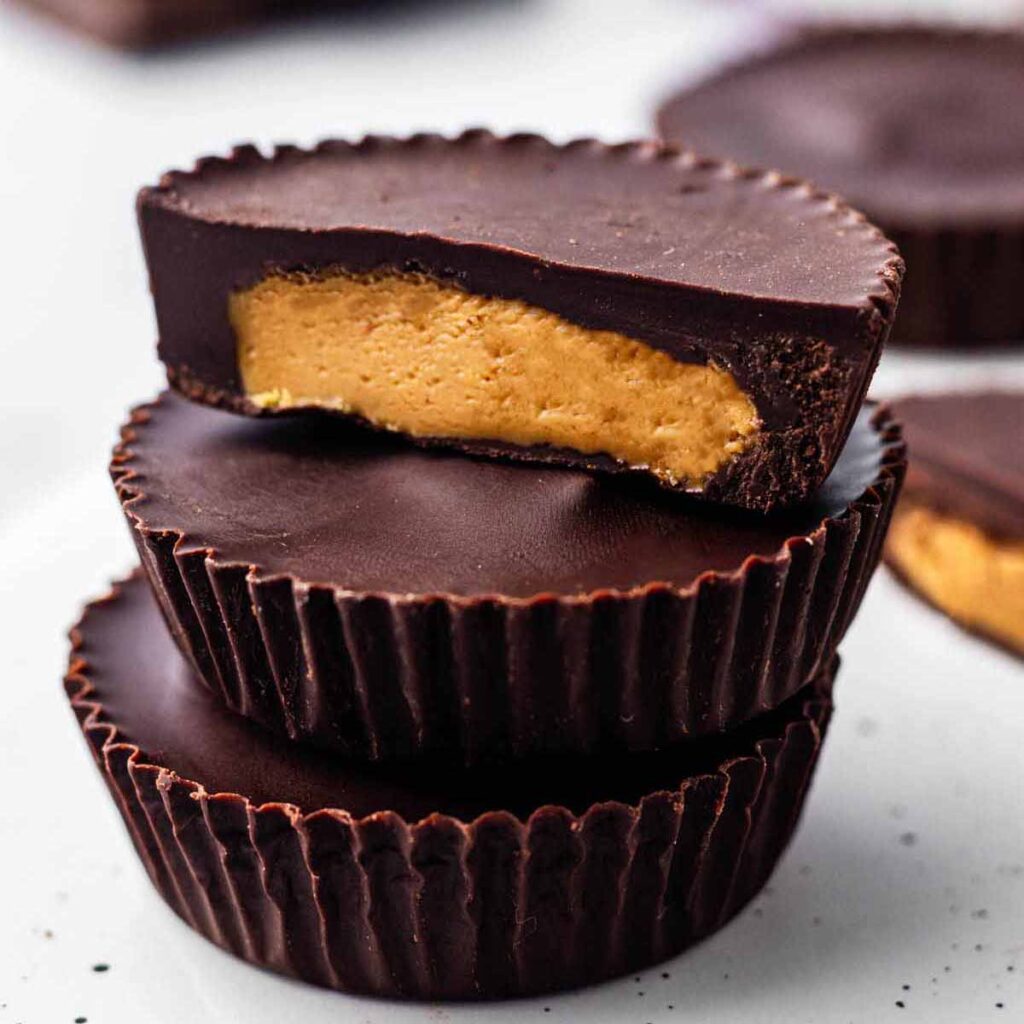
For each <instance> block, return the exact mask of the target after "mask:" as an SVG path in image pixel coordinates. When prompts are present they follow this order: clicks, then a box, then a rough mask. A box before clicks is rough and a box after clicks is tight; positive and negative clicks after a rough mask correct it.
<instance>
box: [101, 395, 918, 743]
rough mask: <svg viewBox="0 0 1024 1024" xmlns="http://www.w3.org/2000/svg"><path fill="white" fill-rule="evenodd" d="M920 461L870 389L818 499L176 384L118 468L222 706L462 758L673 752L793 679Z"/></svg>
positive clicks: (302, 727)
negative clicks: (570, 464)
mask: <svg viewBox="0 0 1024 1024" xmlns="http://www.w3.org/2000/svg"><path fill="white" fill-rule="evenodd" d="M902 470H903V447H902V444H901V442H900V440H899V431H898V429H897V428H896V427H895V426H894V425H893V423H892V421H891V420H890V419H889V418H888V416H887V415H886V414H885V413H884V412H879V411H877V410H871V409H868V410H865V411H864V412H863V413H862V414H861V416H860V418H859V419H858V421H857V424H856V426H855V427H854V430H853V432H852V434H851V437H850V440H849V442H848V444H847V446H846V448H845V450H844V452H843V454H842V456H841V458H840V460H839V462H838V464H837V466H836V468H835V470H834V471H833V473H832V475H831V476H830V478H829V479H828V481H827V482H826V483H825V484H824V485H823V487H822V488H821V489H820V490H819V491H818V492H817V493H816V494H815V496H814V497H813V499H811V500H810V501H809V502H807V503H806V504H804V505H802V506H800V507H798V508H794V509H790V510H788V511H786V512H779V513H775V514H773V515H768V516H763V515H757V514H753V513H743V512H738V511H735V510H734V511H732V512H731V513H728V514H727V513H726V512H725V511H723V510H722V509H719V508H712V507H710V506H708V505H706V504H702V503H698V502H691V501H689V500H688V499H687V498H686V497H685V496H684V495H678V494H673V493H671V492H667V491H665V490H664V489H661V488H658V487H656V486H653V485H650V486H646V487H645V486H641V484H640V483H638V481H636V480H634V479H625V478H622V477H616V476H612V475H594V474H592V473H589V472H586V471H583V470H575V469H567V468H563V467H550V466H535V465H534V466H531V465H526V464H523V463H517V462H505V461H496V460H489V459H476V458H469V457H466V456H465V455H464V454H460V453H453V452H447V451H442V450H427V449H423V448H420V447H417V446H414V445H409V444H408V443H406V442H405V441H403V440H402V439H400V438H397V437H394V436H393V435H390V434H386V433H380V432H376V431H370V430H365V429H363V428H360V427H358V426H357V425H354V424H352V423H350V422H347V421H345V420H343V419H339V418H338V417H332V416H327V415H320V416H317V415H313V414H310V415H307V416H304V417H288V418H277V419H273V420H269V421H267V420H264V421H257V420H253V419H250V418H245V417H239V416H233V415H231V414H229V413H227V412H224V411H221V410H217V409H213V408H208V407H204V406H202V405H196V404H193V403H190V402H188V401H186V400H184V399H182V398H181V397H179V396H177V395H175V394H173V393H166V394H165V395H163V396H161V397H160V398H159V399H158V400H157V401H156V402H154V403H152V404H150V405H147V406H143V407H141V408H140V409H138V410H137V411H136V412H135V414H134V415H133V417H132V419H131V422H130V424H129V425H128V426H127V427H126V428H125V429H124V432H123V440H122V443H121V445H120V446H119V447H118V449H117V450H116V452H115V455H114V460H113V464H112V473H113V477H114V481H115V484H116V488H117V492H118V495H119V497H120V499H121V501H122V503H123V507H124V510H125V513H126V516H127V519H128V522H129V525H130V528H131V532H132V536H133V538H134V540H135V542H136V544H137V546H138V549H139V552H140V556H141V559H142V563H143V565H144V567H145V569H146V571H147V573H148V574H149V577H150V579H151V581H152V584H153V587H154V591H155V593H156V595H157V598H158V600H159V602H160V604H161V606H162V608H163V611H164V614H165V616H166V618H167V621H168V623H169V624H170V627H171V630H172V632H173V635H174V637H175V639H176V640H177V642H178V644H179V645H180V647H181V649H182V650H183V651H184V653H185V654H186V656H187V657H188V659H189V660H190V662H191V664H192V665H193V666H194V668H195V670H196V672H197V673H198V675H199V676H200V677H201V678H202V680H203V681H204V682H205V683H206V685H207V686H208V687H209V688H210V690H212V691H213V692H214V693H216V694H217V695H219V697H220V699H221V700H222V701H223V702H224V703H225V704H226V705H228V706H229V707H231V708H233V709H235V710H237V711H239V712H241V713H243V714H245V715H247V716H249V717H251V718H253V719H256V720H258V721H260V722H262V723H264V724H266V725H268V726H270V727H272V728H273V729H275V730H277V731H279V732H281V733H284V734H286V735H288V736H290V737H292V738H296V739H299V738H301V739H306V740H311V741H313V742H315V743H317V744H319V745H322V746H325V747H330V748H334V749H336V750H340V751H342V752H345V753H347V754H350V755H352V756H357V757H360V758H364V759H369V760H374V761H378V760H386V759H396V758H397V759H401V758H408V757H413V756H418V755H423V754H428V753H433V754H438V755H440V754H444V755H446V756H447V757H448V758H450V759H451V760H452V761H456V762H458V761H461V762H465V763H471V762H478V761H481V760H487V759H503V758H507V757H511V756H519V755H524V754H528V753H536V752H541V751H553V750H562V751H589V750H598V749H605V750H606V749H614V748H626V749H632V750H651V749H656V748H660V747H664V746H666V745H668V744H671V743H673V742H675V741H677V740H680V739H683V738H685V737H688V736H694V735H700V734H708V733H715V732H719V731H721V730H724V729H728V728H731V727H733V726H735V725H737V724H738V723H740V722H743V721H745V720H747V719H749V718H752V717H754V716H756V715H759V714H761V713H763V712H764V711H766V710H768V709H770V708H772V707H775V706H777V705H778V704H779V703H781V702H782V701H783V700H785V699H786V698H788V697H790V696H792V695H793V694H794V693H796V692H797V690H799V689H800V688H801V687H802V686H803V685H804V684H805V683H806V682H807V681H808V680H809V679H811V678H812V677H813V676H814V675H815V674H816V673H818V672H819V671H820V669H821V666H822V665H824V664H825V663H827V662H828V661H829V659H830V658H831V657H832V655H833V652H834V651H835V649H836V645H837V644H838V643H839V640H840V639H841V637H842V636H843V634H844V632H845V630H846V628H847V626H848V625H849V623H850V621H851V619H852V618H853V616H854V614H855V613H856V610H857V607H858V605H859V602H860V599H861V596H862V594H863V592H864V588H865V586H866V585H867V581H868V579H869V578H870V576H871V573H872V571H873V570H874V568H875V565H876V562H877V559H878V556H879V551H880V547H881V543H882V538H883V536H884V533H885V529H886V526H887V524H888V518H889V512H890V509H891V506H892V502H893V500H894V498H895V495H896V493H897V490H898V487H899V482H900V479H901V476H902Z"/></svg>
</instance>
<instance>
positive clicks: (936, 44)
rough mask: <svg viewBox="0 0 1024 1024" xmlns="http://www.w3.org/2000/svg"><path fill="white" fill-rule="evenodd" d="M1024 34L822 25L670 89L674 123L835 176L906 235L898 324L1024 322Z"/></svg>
mask: <svg viewBox="0 0 1024 1024" xmlns="http://www.w3.org/2000/svg"><path fill="white" fill-rule="evenodd" d="M1022 94H1024V35H1021V34H1019V33H1013V32H997V31H985V30H983V29H978V30H973V29H972V30H961V29H955V28H948V29H942V28H938V27H934V28H933V27H921V26H907V27H892V28H863V29H860V28H854V27H849V26H838V27H828V26H826V27H817V28H807V29H805V30H803V31H799V32H797V33H794V34H792V35H791V36H786V37H784V38H783V39H782V40H781V41H779V42H778V43H777V45H775V46H774V47H772V48H770V49H767V50H765V51H764V52H760V53H756V54H754V55H753V56H751V57H750V58H749V59H747V60H745V61H743V62H740V63H737V64H735V65H733V66H730V67H727V68H725V69H724V70H722V71H720V72H718V73H716V74H714V75H712V76H711V77H709V78H708V79H706V80H705V81H703V82H701V83H698V84H697V85H696V86H694V87H691V88H688V89H686V90H684V91H683V92H681V93H679V94H678V95H676V96H674V97H672V98H671V99H669V100H668V101H667V102H666V103H665V104H664V105H663V106H662V107H661V108H660V110H659V111H658V114H657V126H658V130H659V133H660V134H661V135H662V136H663V137H664V138H666V139H670V140H672V141H675V142H681V143H685V144H686V145H689V146H695V147H696V148H698V149H700V150H701V151H703V152H708V153H712V154H720V155H728V156H730V157H732V158H733V159H736V160H739V161H741V162H744V163H749V164H752V165H755V166H759V167H778V168H782V169H783V170H785V171H788V172H791V173H795V174H800V175H803V176H806V177H807V178H809V179H810V180H812V181H814V182H815V183H816V184H818V185H821V186H823V187H825V188H828V189H833V190H835V191H836V192H837V193H839V194H840V195H842V196H843V197H844V198H845V199H847V200H848V201H849V202H850V203H852V204H854V205H855V206H857V207H858V208H860V209H863V210H864V211H865V212H866V213H867V214H868V216H869V217H871V218H872V219H874V220H875V221H876V222H877V223H878V224H880V225H881V226H882V228H883V230H885V231H886V233H887V234H889V235H890V237H892V238H893V239H894V240H895V241H896V243H897V244H898V245H899V247H900V250H901V252H902V253H903V256H904V258H905V259H906V261H907V265H908V267H909V268H910V273H909V275H908V277H907V281H906V285H905V288H904V294H903V297H902V301H901V306H900V316H899V320H898V322H897V325H896V328H895V331H894V333H893V340H894V342H895V341H898V342H906V343H911V344H921V345H948V346H950V347H957V346H969V345H972V344H984V343H991V342H1007V341H1015V340H1018V339H1019V338H1021V337H1024V302H1022V301H1021V299H1020V296H1019V288H1018V287H1017V283H1018V282H1019V280H1020V276H1021V273H1022V272H1024V256H1022V253H1024V119H1022V118H1021V117H1020V110H1019V97H1020V96H1021V95H1022Z"/></svg>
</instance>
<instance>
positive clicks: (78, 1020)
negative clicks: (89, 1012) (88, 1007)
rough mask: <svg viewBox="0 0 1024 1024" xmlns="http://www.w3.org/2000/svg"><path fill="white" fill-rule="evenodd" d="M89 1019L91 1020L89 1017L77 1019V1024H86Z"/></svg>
mask: <svg viewBox="0 0 1024 1024" xmlns="http://www.w3.org/2000/svg"><path fill="white" fill-rule="evenodd" d="M88 1019H89V1018H88V1017H76V1018H75V1024H85V1022H86V1021H87V1020H88Z"/></svg>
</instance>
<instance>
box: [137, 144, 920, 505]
mask: <svg viewBox="0 0 1024 1024" xmlns="http://www.w3.org/2000/svg"><path fill="white" fill-rule="evenodd" d="M139 220H140V227H141V232H142V239H143V244H144V248H145V252H146V259H147V262H148V266H149V274H150V281H151V284H152V290H153V296H154V301H155V305H156V314H157V322H158V327H159V333H160V345H159V352H160V356H161V358H162V359H163V361H164V362H165V364H166V365H167V369H168V374H169V378H170V380H171V383H172V384H173V385H174V386H175V387H176V388H178V389H179V390H180V391H182V392H183V393H185V394H186V395H188V396H189V397H191V398H193V399H198V400H202V401H207V402H211V403H214V404H221V405H226V406H228V407H230V408H232V409H233V410H236V411H244V412H250V413H276V412H286V411H294V410H299V409H309V408H316V409H326V410H329V411H331V412H334V413H336V414H342V415H346V416H351V417H357V418H359V419H362V420H365V421H366V422H368V423H371V424H373V425H374V426H376V427H378V428H381V429H384V430H390V431H398V432H401V433H404V434H407V435H409V436H411V437H413V438H415V439H416V440H418V441H419V442H421V443H423V444H434V443H436V444H442V445H450V446H455V447H457V448H460V449H462V450H465V451H470V452H474V453H478V454H481V453H482V454H487V455H492V456H494V455H496V456H500V457H502V458H506V457H512V458H517V459H526V460H531V461H540V462H557V463H564V464H568V465H572V466H581V467H588V468H591V469H598V470H610V471H627V472H633V473H643V474H646V475H649V476H651V477H653V478H655V479H657V480H658V481H659V482H660V483H661V484H662V485H664V486H665V487H667V488H672V489H678V490H685V491H687V492H691V493H693V494H698V495H701V496H703V497H706V498H709V499H712V500H715V501H720V502H723V503H727V504H731V505H737V506H742V507H746V508H751V509H757V510H762V511H764V510H767V509H770V508H772V507H774V506H777V505H784V504H791V503H794V502H797V501H800V500H802V499H804V498H806V497H807V496H808V495H809V494H811V493H812V492H813V491H814V490H815V488H816V487H818V486H819V485H820V484H821V483H822V481H823V480H824V479H825V477H826V476H827V475H828V473H829V471H830V470H831V468H832V466H833V465H834V463H835V460H836V458H837V457H838V455H839V452H840V450H841V449H842V447H843V444H844V442H845V439H846V437H847V435H848V433H849V430H850V428H851V425H852V423H853V420H854V417H855V416H856V412H857V410H858V408H859V407H860V404H861V401H862V399H863V396H864V392H865V389H866V387H867V384H868V382H869V380H870V378H871V375H872V373H873V371H874V367H875V364H876V362H877V359H878V356H879V352H880V349H881V345H882V343H883V341H884V340H885V337H886V335H887V333H888V330H889V326H890V323H891V321H892V317H893V314H894V311H895V306H896V300H897V296H898V292H899V285H900V278H901V276H902V263H901V261H900V259H899V257H898V256H897V255H896V252H895V249H894V248H893V247H892V245H891V244H890V243H889V242H888V241H886V239H885V238H883V237H882V236H881V234H880V233H879V232H878V231H877V230H876V229H875V228H873V227H871V226H870V225H868V224H867V223H866V222H865V221H864V220H863V218H862V217H861V216H860V215H859V214H857V213H854V212H853V211H851V210H850V209H848V208H847V207H845V206H843V205H842V204H841V203H839V202H838V201H836V200H835V199H834V198H831V197H828V196H824V195H821V194H818V193H816V192H815V191H814V190H813V189H811V188H810V187H809V186H807V185H804V184H802V183H800V182H797V181H794V180H791V179H786V178H782V177H780V176H779V175H775V174H762V173H755V172H748V171H743V170H740V169H738V168H737V167H735V166H732V165H730V164H722V163H718V162H715V161H711V160H705V159H702V158H700V157H697V156H695V155H693V154H692V153H683V152H680V151H678V150H675V149H672V148H667V147H662V146H659V145H657V144H654V143H639V144H628V145H621V146H611V147H609V146H604V145H601V144H599V143H597V142H594V141H590V140H587V141H580V142H576V143H572V144H569V145H565V146H556V145H554V144H552V143H550V142H547V141H545V140H544V139H541V138H539V137H536V136H522V135H520V136H512V137H509V138H505V139H501V138H496V137H495V136H493V135H491V134H489V133H487V132H482V131H476V132H468V133H466V134H464V135H462V136H460V137H458V138H454V139H445V138H441V137H438V136H427V135H421V136H414V137H411V138H408V139H401V140H399V139H391V138H376V137H371V138H366V139H364V140H363V141H361V142H358V143H347V142H325V143H322V144H321V145H319V146H317V147H316V148H315V149H312V150H308V151H307V150H300V149H296V148H294V147H282V148H279V149H277V150H276V151H275V152H274V153H273V154H272V155H270V156H263V155H261V154H260V153H259V152H258V151H257V150H255V149H254V148H252V147H241V148H239V149H237V150H235V151H234V153H233V154H232V155H231V156H230V157H229V158H227V159H206V160H203V161H200V163H199V164H197V165H196V167H195V169H194V170H193V171H191V172H172V173H170V174H167V175H165V177H164V178H163V180H162V181H161V183H160V184H159V186H157V187H155V188H147V189H144V190H143V191H142V193H141V194H140V197H139Z"/></svg>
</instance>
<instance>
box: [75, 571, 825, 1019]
mask: <svg viewBox="0 0 1024 1024" xmlns="http://www.w3.org/2000/svg"><path fill="white" fill-rule="evenodd" d="M117 594H118V591H117V588H116V586H115V588H114V590H113V592H112V593H111V594H110V595H108V597H106V598H103V599H101V601H100V602H96V604H102V603H105V602H108V601H113V600H117ZM94 606H95V605H93V606H90V607H94ZM88 615H89V610H88V609H87V610H86V613H85V616H84V617H83V620H82V622H80V624H79V626H78V627H76V628H75V629H74V630H72V653H71V659H70V666H69V670H68V674H67V677H66V680H65V688H66V690H67V693H68V696H69V699H70V701H71V705H72V707H73V709H74V711H75V714H76V716H77V718H78V721H79V724H80V726H81V728H82V731H83V733H84V735H85V738H86V740H87V741H88V744H89V747H90V749H91V751H92V753H93V756H94V759H95V761H96V764H97V766H98V767H99V770H100V772H101V774H102V776H103V778H104V780H105V781H106V783H107V785H108V787H109V789H110V792H111V794H112V796H113V798H114V800H115V802H116V804H117V807H118V809H119V810H120V812H121V815H122V817H123V818H124V821H125V824H126V826H127V828H128V832H129V834H130V836H131V838H132V840H133V842H134V845H135V847H136V850H137V852H138V854H139V856H140V858H141V860H142V862H143V864H144V866H145V868H146V871H147V872H148V874H149V877H150V879H151V880H152V882H153V884H154V885H155V886H156V888H157V890H158V891H159V893H160V895H161V896H162V897H163V898H164V900H165V901H166V902H167V903H168V904H169V905H170V907H171V908H172V909H173V910H174V912H175V913H176V914H178V915H179V916H180V917H181V918H182V919H183V920H184V921H185V922H186V923H187V924H188V925H190V926H191V927H192V928H194V929H195V930H196V931H198V932H200V933H201V934H202V935H204V936H205V937H206V938H207V939H209V940H210V941H212V942H214V943H216V944H217V945H218V946H221V947H223V948H224V949H226V950H228V951H229V952H231V953H233V954H235V955H236V956H239V957H241V958H242V959H244V960H247V961H250V962H251V963H254V964H257V965H259V966H261V967H267V968H270V969H271V970H275V971H279V972H282V973H284V974H288V975H292V976H294V977H298V978H301V979H303V980H305V981H308V982H311V983H313V984H316V985H322V986H325V987H328V988H335V989H340V990H343V991H349V992H360V993H370V994H375V995H380V996H389V997H400V998H412V999H488V998H500V997H509V996H522V995H529V994H536V993H540V992H546V991H554V990H558V989H564V988H570V987H574V986H578V985H582V984H586V983H590V982H594V981H598V980H602V979H606V978H610V977H614V976H616V975H619V974H622V973H624V972H627V971H633V970H639V969H641V968H643V967H645V966H648V965H650V964H652V963H655V962H657V961H659V960H663V959H665V958H666V957H669V956H672V955H674V954H676V953H678V952H679V951H681V950H682V949H684V948H686V947H687V946H689V945H691V944H692V943H694V942H696V941H698V940H699V939H701V938H703V937H705V936H707V935H709V934H710V933H712V932H713V931H715V930H716V929H717V928H719V927H721V926H722V925H723V924H724V923H725V922H726V921H728V920H729V919H730V918H731V917H732V916H733V915H734V914H736V913H737V912H738V911H739V910H740V909H741V908H742V907H743V906H744V905H745V904H746V903H747V902H748V901H749V900H750V899H751V898H752V897H753V896H754V895H755V894H756V893H757V892H758V891H759V890H760V888H761V887H762V886H763V885H764V883H765V882H766V880H767V878H768V877H769V875H770V874H771V872H772V870H773V868H774V866H775V864H776V862H777V861H778V858H779V856H780V855H781V853H782V851H783V850H784V848H785V846H786V845H787V843H788V841H789V838H790V836H791V835H792V832H793V830H794V828H795V826H796V823H797V821H798V818H799V814H800V811H801V809H802V806H803V803H804V797H805V794H806V790H807V786H808V784H809V781H810V778H811V774H812V772H813V769H814V766H815V763H816V761H817V758H818V754H819V751H820V748H821V744H822V739H823V736H824V733H825V730H826V728H827V725H828V721H829V717H830V715H831V710H832V705H831V698H830V690H831V679H832V676H831V673H832V671H833V669H834V666H830V667H829V669H828V670H827V671H826V672H825V673H824V674H823V676H822V678H821V680H820V682H819V684H818V686H817V688H808V691H807V693H808V696H807V699H806V700H805V701H803V702H802V703H800V704H799V705H798V706H797V709H796V710H795V711H794V712H793V715H792V717H791V718H790V719H789V720H788V721H787V722H786V723H785V725H784V726H782V727H781V728H780V727H779V726H778V725H776V726H775V728H774V730H771V732H772V733H774V734H768V735H765V736H763V738H761V739H759V740H757V741H755V742H754V743H753V745H752V749H751V752H750V753H749V754H748V755H742V756H735V757H730V758H729V759H727V760H724V761H723V762H722V764H721V765H720V766H719V767H718V769H717V770H716V771H714V772H709V773H706V774H701V775H697V776H692V777H689V778H685V779H682V780H680V785H679V787H678V788H675V789H672V790H664V791H659V792H654V793H651V794H648V795H646V796H644V797H643V798H642V799H641V800H639V801H638V802H637V803H636V804H633V805H630V804H625V803H621V802H607V803H598V804H594V805H592V806H591V807H589V808H588V809H587V810H586V811H585V812H584V813H582V814H580V815H574V814H573V813H572V812H571V811H569V810H568V809H566V808H564V807H558V806H545V807H541V808H539V809H538V810H537V811H535V812H534V813H533V814H531V815H530V817H529V818H528V819H527V820H525V821H523V820H520V819H518V818H516V817H514V816H513V815H512V814H510V813H508V812H506V811H502V810H497V809H496V810H494V811H491V812H488V813H486V814H483V815H481V816H480V817H478V818H476V819H475V820H474V821H471V822H464V821H460V820H458V819H456V818H453V817H449V816H445V815H440V814H433V815H430V816H429V817H426V818H424V819H422V820H421V821H418V822H415V823H413V822H408V821H405V820H403V819H402V818H401V817H400V816H398V815H397V814H395V813H393V812H390V811H387V810H382V811H381V812H379V813H376V814H372V815H369V816H367V817H364V818H359V819H356V818H353V817H352V816H351V815H349V814H348V813H346V812H345V811H344V809H340V808H317V809H309V808H306V809H300V808H298V807H296V806H294V805H291V804H282V803H266V804H262V805H259V806H257V805H254V804H253V803H252V802H250V801H249V800H248V799H247V798H246V797H245V796H244V795H243V794H237V793H210V792H208V791H207V790H206V789H204V788H203V786H202V785H201V784H200V783H198V782H195V781H192V780H189V779H185V778H182V777H180V776H179V775H177V774H175V772H173V771H172V770H170V769H169V768H167V767H165V766H162V765H160V764H158V763H154V762H153V761H151V760H149V759H148V758H147V755H146V754H145V753H144V752H143V751H142V750H140V749H139V748H138V747H137V746H135V745H134V744H132V743H130V742H128V741H127V740H125V739H124V738H123V737H122V736H121V734H120V732H119V729H118V724H117V723H116V722H115V721H112V720H110V718H109V717H108V716H107V714H106V712H105V710H104V708H103V706H102V705H101V704H100V703H99V702H98V701H97V700H96V699H95V691H94V688H93V684H92V682H91V680H90V667H89V664H88V663H87V661H86V660H85V659H84V658H83V656H82V654H81V642H82V641H81V636H82V634H81V628H82V626H83V624H85V623H86V622H87V619H88ZM304 812H305V813H304Z"/></svg>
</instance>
